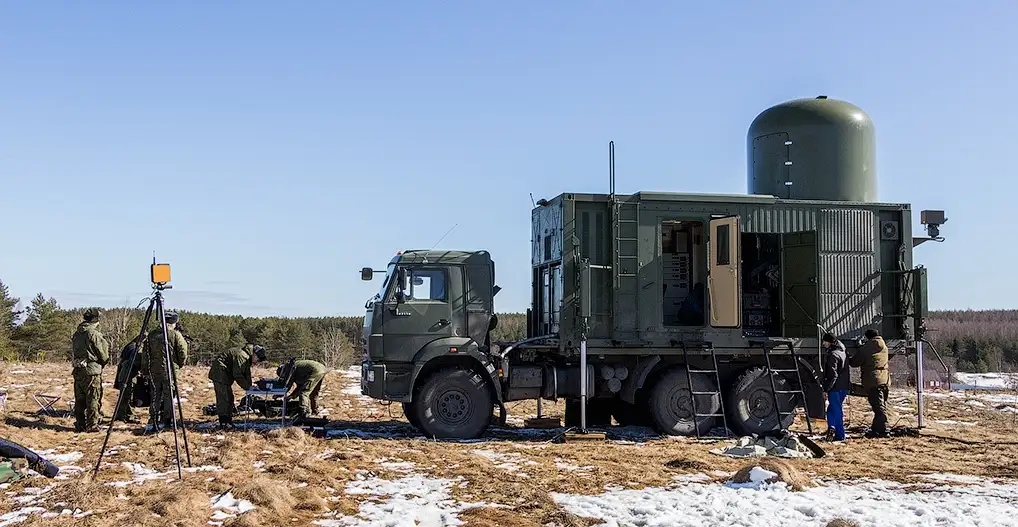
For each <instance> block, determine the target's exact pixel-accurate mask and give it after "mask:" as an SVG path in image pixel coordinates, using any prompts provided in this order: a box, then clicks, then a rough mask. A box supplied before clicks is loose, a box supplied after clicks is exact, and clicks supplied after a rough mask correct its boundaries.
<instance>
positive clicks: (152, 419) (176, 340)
mask: <svg viewBox="0 0 1018 527" xmlns="http://www.w3.org/2000/svg"><path fill="white" fill-rule="evenodd" d="M163 318H164V320H165V321H166V337H167V341H168V343H169V349H170V367H171V368H172V375H173V377H179V375H180V368H182V367H183V366H184V364H185V363H186V362H187V341H186V340H185V339H184V335H182V334H181V333H180V331H178V330H177V320H178V317H177V314H176V313H174V312H172V311H170V312H167V313H166V314H165V316H164V317H163ZM144 353H145V360H144V361H143V365H142V370H143V371H146V370H147V373H148V378H149V379H150V381H151V383H152V404H151V406H149V409H148V415H149V424H150V425H152V428H153V429H155V430H157V431H158V430H159V429H161V428H163V427H167V426H172V423H173V398H172V397H171V390H170V384H171V383H172V382H173V377H167V373H166V355H165V353H166V350H165V348H164V344H163V329H162V327H156V328H155V329H153V330H152V331H150V332H149V334H148V339H147V340H146V341H145V350H144Z"/></svg>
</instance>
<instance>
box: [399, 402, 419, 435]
mask: <svg viewBox="0 0 1018 527" xmlns="http://www.w3.org/2000/svg"><path fill="white" fill-rule="evenodd" d="M414 406H416V405H415V404H414V403H403V416H404V417H406V420H407V422H409V423H410V426H412V427H414V428H416V429H418V430H420V429H421V423H420V421H418V420H417V418H416V417H414V416H415V415H416V414H415V413H414Z"/></svg>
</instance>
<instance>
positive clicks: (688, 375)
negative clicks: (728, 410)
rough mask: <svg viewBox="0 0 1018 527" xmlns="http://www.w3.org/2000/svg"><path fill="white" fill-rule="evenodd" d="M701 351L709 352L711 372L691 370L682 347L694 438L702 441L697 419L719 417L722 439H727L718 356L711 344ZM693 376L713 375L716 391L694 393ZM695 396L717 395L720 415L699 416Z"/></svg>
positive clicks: (685, 348) (687, 355)
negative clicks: (691, 409)
mask: <svg viewBox="0 0 1018 527" xmlns="http://www.w3.org/2000/svg"><path fill="white" fill-rule="evenodd" d="M703 349H707V350H709V351H710V358H711V360H712V361H713V363H714V369H713V370H694V369H692V367H691V366H690V362H689V348H687V347H686V346H685V344H683V345H682V357H683V359H685V361H686V384H687V385H688V386H689V402H690V405H691V406H692V407H693V430H694V431H695V432H696V438H697V439H703V438H702V437H701V436H700V426H699V425H700V422H699V420H698V419H699V418H704V417H706V418H712V417H720V418H721V424H722V425H723V426H724V427H725V435H724V438H727V437H728V436H729V435H730V433H729V429H728V417H726V416H725V397H724V396H723V395H722V394H721V376H720V374H719V373H718V371H719V368H718V356H717V354H716V353H715V352H714V345H713V344H711V343H707V344H706V345H705V346H704V347H703ZM693 374H710V375H713V376H714V382H715V386H717V390H716V391H713V392H695V391H693ZM697 395H717V396H718V401H719V402H720V403H721V412H720V413H716V414H701V413H697V411H696V396H697ZM708 437H709V438H713V437H714V436H708Z"/></svg>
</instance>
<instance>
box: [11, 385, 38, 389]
mask: <svg viewBox="0 0 1018 527" xmlns="http://www.w3.org/2000/svg"><path fill="white" fill-rule="evenodd" d="M30 386H33V385H32V384H12V385H11V388H28V387H30Z"/></svg>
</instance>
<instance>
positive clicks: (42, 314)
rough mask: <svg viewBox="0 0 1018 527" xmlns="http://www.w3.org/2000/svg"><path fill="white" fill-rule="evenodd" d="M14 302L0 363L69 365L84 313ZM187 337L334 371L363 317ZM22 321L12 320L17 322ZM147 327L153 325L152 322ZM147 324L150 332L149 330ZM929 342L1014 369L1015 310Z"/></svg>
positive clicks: (977, 316)
mask: <svg viewBox="0 0 1018 527" xmlns="http://www.w3.org/2000/svg"><path fill="white" fill-rule="evenodd" d="M18 304H19V299H18V298H14V297H12V296H11V295H10V292H9V290H8V288H7V286H6V285H4V284H3V282H2V281H0V360H4V361H15V360H17V361H48V360H53V361H63V360H68V358H69V353H70V344H69V342H70V337H71V335H72V334H73V333H74V330H75V328H76V327H77V325H78V323H79V322H80V321H81V315H82V313H83V312H84V308H77V309H63V308H61V307H60V305H59V304H58V303H57V301H56V300H55V299H53V298H45V297H44V296H43V295H42V294H39V295H36V296H35V298H33V299H32V300H31V302H30V303H29V305H28V306H27V307H26V308H25V309H24V312H21V311H19V310H16V306H17V305H18ZM177 313H179V315H180V322H181V324H183V326H184V328H185V329H186V331H187V334H188V336H189V337H190V338H191V343H190V354H189V355H190V356H189V361H190V362H191V363H192V364H207V363H208V361H209V360H210V359H211V357H213V356H214V355H215V354H217V353H219V352H220V351H223V350H225V349H227V348H230V347H232V346H238V345H243V344H244V343H246V342H253V343H258V344H261V345H262V346H265V349H266V350H267V351H268V352H269V360H270V361H272V362H280V361H283V360H286V359H288V358H289V357H301V358H312V359H315V360H319V361H321V362H323V363H325V364H328V365H329V366H330V367H334V368H339V367H344V366H349V365H352V364H356V363H358V362H360V346H361V345H360V342H361V330H362V326H363V322H364V319H363V317H302V318H284V317H242V316H239V315H214V314H209V313H196V312H191V311H182V310H177ZM144 315H145V312H144V310H143V309H134V308H114V309H104V310H103V316H102V318H101V320H100V322H99V327H100V330H101V331H102V332H103V334H105V335H106V337H107V338H108V339H109V340H110V342H111V344H112V348H113V350H115V351H119V350H120V349H121V348H122V347H123V346H124V345H126V344H127V343H128V342H129V341H130V340H131V339H133V338H135V337H137V336H138V332H139V331H140V330H141V323H142V320H143V318H144ZM19 320H20V321H21V322H20V323H18V321H19ZM153 322H154V321H153ZM150 327H154V326H151V324H150ZM927 327H928V328H929V330H930V331H929V333H928V338H929V340H930V341H931V342H932V343H933V344H934V345H935V346H936V347H937V348H938V349H939V350H940V352H941V354H943V355H944V356H945V359H947V360H948V361H949V362H952V363H954V364H953V365H952V366H953V368H954V369H955V370H956V371H967V372H975V373H983V372H988V371H1014V370H1018V310H995V311H935V312H932V313H931V315H930V318H929V319H928V320H927ZM525 336H526V315H525V314H520V313H504V314H499V323H498V327H497V328H496V330H495V339H496V340H518V339H521V338H523V337H525Z"/></svg>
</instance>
